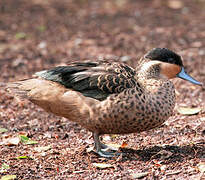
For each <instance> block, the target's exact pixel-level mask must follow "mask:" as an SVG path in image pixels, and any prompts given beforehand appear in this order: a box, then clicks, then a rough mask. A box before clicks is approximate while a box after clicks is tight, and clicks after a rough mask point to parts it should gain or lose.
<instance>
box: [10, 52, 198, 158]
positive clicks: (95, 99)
mask: <svg viewBox="0 0 205 180" xmlns="http://www.w3.org/2000/svg"><path fill="white" fill-rule="evenodd" d="M175 77H178V78H181V79H183V80H187V81H189V82H191V83H193V84H196V85H200V86H202V83H201V82H199V81H197V80H195V79H194V78H192V77H191V76H190V75H188V74H187V73H186V71H185V68H184V66H183V62H182V57H181V56H180V55H178V54H177V53H175V52H174V51H172V50H169V49H167V48H154V49H151V50H150V51H148V52H147V53H146V54H145V55H144V56H143V57H142V58H141V59H140V60H139V63H138V65H137V66H136V67H135V68H133V67H130V66H128V65H127V64H125V63H122V62H109V61H82V62H73V63H70V64H68V65H67V66H57V67H54V68H51V69H48V70H43V71H40V72H37V73H35V75H34V76H33V77H32V78H30V79H26V80H20V81H17V82H13V83H10V84H9V85H8V89H9V90H10V91H12V92H13V93H15V94H16V95H19V96H20V97H22V98H27V99H28V100H30V101H31V102H32V103H34V104H36V105H38V106H40V107H41V108H43V109H44V110H45V111H47V112H49V113H53V114H55V115H57V116H61V117H65V118H67V119H68V120H70V121H73V122H76V123H77V124H79V125H80V126H81V127H83V128H85V129H87V130H88V131H91V132H92V136H93V139H94V147H95V150H96V153H97V154H98V155H99V156H101V157H106V158H109V157H114V156H116V155H118V154H119V152H117V151H113V148H112V147H109V146H107V145H105V144H103V143H102V142H101V141H100V136H101V135H104V134H129V133H139V132H142V131H147V130H150V129H153V128H157V127H159V126H161V125H162V124H163V123H164V122H165V121H166V120H167V119H168V118H169V117H170V116H172V114H173V109H174V106H175V100H176V97H175V88H174V84H173V82H172V81H171V79H173V78H175Z"/></svg>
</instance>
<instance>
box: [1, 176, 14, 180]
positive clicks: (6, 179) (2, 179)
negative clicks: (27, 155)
mask: <svg viewBox="0 0 205 180" xmlns="http://www.w3.org/2000/svg"><path fill="white" fill-rule="evenodd" d="M12 179H16V175H6V176H2V177H1V180H12Z"/></svg>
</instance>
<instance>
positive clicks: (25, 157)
mask: <svg viewBox="0 0 205 180" xmlns="http://www.w3.org/2000/svg"><path fill="white" fill-rule="evenodd" d="M16 159H32V158H31V157H29V156H19V157H17V158H16Z"/></svg>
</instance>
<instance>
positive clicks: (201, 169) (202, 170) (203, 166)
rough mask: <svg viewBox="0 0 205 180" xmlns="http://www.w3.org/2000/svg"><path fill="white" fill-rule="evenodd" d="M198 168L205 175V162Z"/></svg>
mask: <svg viewBox="0 0 205 180" xmlns="http://www.w3.org/2000/svg"><path fill="white" fill-rule="evenodd" d="M197 168H198V170H199V171H200V172H202V173H205V162H200V163H199V164H198V165H197Z"/></svg>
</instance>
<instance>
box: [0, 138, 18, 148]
mask: <svg viewBox="0 0 205 180" xmlns="http://www.w3.org/2000/svg"><path fill="white" fill-rule="evenodd" d="M19 143H20V139H19V137H10V138H4V139H3V141H2V142H0V145H7V146H12V145H18V144H19Z"/></svg>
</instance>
